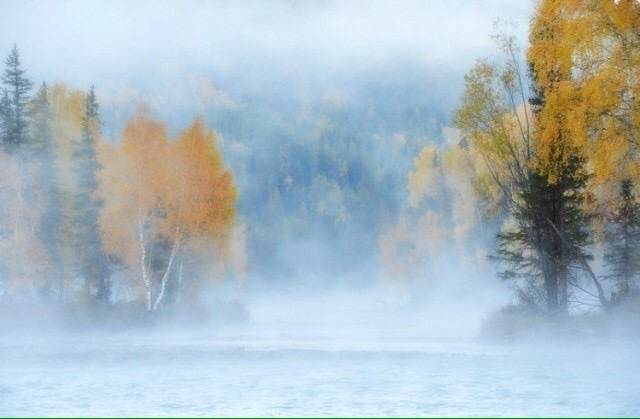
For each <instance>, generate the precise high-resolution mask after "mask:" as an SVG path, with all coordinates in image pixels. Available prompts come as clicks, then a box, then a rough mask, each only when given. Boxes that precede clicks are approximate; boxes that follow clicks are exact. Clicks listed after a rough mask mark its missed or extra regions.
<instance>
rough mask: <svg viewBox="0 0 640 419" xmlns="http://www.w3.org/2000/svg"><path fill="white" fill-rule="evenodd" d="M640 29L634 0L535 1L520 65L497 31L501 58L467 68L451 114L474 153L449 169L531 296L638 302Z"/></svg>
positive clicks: (552, 303)
mask: <svg viewBox="0 0 640 419" xmlns="http://www.w3.org/2000/svg"><path fill="white" fill-rule="evenodd" d="M639 27H640V5H639V4H638V3H637V2H635V1H631V0H621V1H619V2H599V1H573V0H541V1H540V2H539V3H538V5H537V8H536V13H535V16H534V17H533V19H532V22H531V26H530V39H529V41H530V42H529V43H530V45H529V49H528V51H527V54H526V58H525V60H526V65H525V66H524V67H525V69H524V70H523V69H522V68H521V67H523V66H522V65H521V56H520V52H519V50H518V48H517V45H516V40H515V39H514V38H513V37H510V36H508V35H499V36H496V40H497V41H498V44H499V47H500V49H501V52H502V54H503V55H502V56H503V57H504V59H503V60H502V61H501V62H497V63H491V62H487V61H480V62H478V64H477V65H476V66H475V67H474V68H473V69H472V70H471V71H470V72H469V73H468V74H467V76H466V77H465V90H464V94H463V97H462V104H461V106H460V108H459V109H458V111H457V113H456V117H455V123H456V126H457V127H458V128H459V129H460V132H461V135H462V137H463V140H462V142H463V143H464V148H468V149H469V151H467V155H469V156H471V157H472V159H473V160H474V161H475V162H477V163H476V165H469V166H468V167H465V168H464V169H463V170H462V171H460V172H458V173H455V174H450V175H449V177H453V176H461V173H466V174H467V175H468V176H471V183H472V184H474V191H475V194H474V196H475V197H476V198H475V199H476V200H477V205H478V206H479V207H482V208H485V211H483V212H484V213H485V215H493V217H494V218H493V219H494V220H496V221H497V223H498V229H499V232H498V234H497V241H496V250H495V252H494V255H495V257H496V259H497V260H498V261H500V262H501V266H502V267H503V270H502V273H501V275H502V276H503V277H504V278H506V279H509V280H512V281H513V283H514V284H516V289H517V294H518V296H519V298H520V299H521V301H522V302H523V303H525V304H527V305H529V306H532V307H537V308H539V309H543V310H546V311H548V312H551V313H558V312H560V313H566V312H567V311H568V310H569V308H570V307H576V306H593V305H595V306H600V307H602V308H603V309H604V310H606V311H610V310H612V309H613V308H614V307H616V306H617V305H620V304H624V303H625V301H631V300H633V299H635V301H637V298H638V287H639V286H640V278H639V277H638V267H637V264H638V263H637V257H638V253H637V252H638V251H640V247H639V244H640V241H638V232H639V229H638V219H637V217H638V211H639V210H640V204H639V202H638V181H639V180H640V179H638V168H639V167H640V166H639V163H640V160H638V154H637V139H638V138H639V137H638V134H639V133H640V100H638V98H639V97H640V96H639V95H638V93H640V32H638V28H639ZM461 149H462V148H461V146H460V145H454V146H453V147H450V151H446V152H447V153H453V152H456V151H455V150H461ZM440 153H443V151H440ZM457 153H460V152H459V151H458V152H457ZM477 164H480V170H471V169H470V167H477ZM435 166H439V165H438V164H435V165H434V167H435ZM416 170H417V171H418V172H417V173H419V170H421V169H420V167H419V166H418V162H417V166H416ZM428 173H430V174H429V176H431V177H433V176H434V173H435V170H434V169H431V170H429V171H428ZM414 176H415V175H414ZM423 183H424V182H423ZM488 185H491V186H490V187H489V188H488V187H487V186H488ZM411 186H412V185H411V179H410V187H411ZM418 186H420V183H419V184H418ZM413 187H414V188H415V185H413ZM495 209H497V211H494V210H495ZM496 216H497V218H496ZM601 248H604V249H605V250H604V255H602V254H601V253H602V252H599V250H598V249H601ZM602 256H604V262H605V264H604V265H605V270H603V272H600V273H599V272H596V271H595V270H594V269H593V268H592V266H591V265H592V260H593V259H594V258H596V257H597V258H602ZM605 279H607V280H608V281H605Z"/></svg>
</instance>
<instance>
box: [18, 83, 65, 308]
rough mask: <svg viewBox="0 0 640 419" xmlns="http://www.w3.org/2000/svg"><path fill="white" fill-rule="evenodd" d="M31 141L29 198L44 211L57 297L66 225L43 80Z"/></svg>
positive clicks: (33, 107)
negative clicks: (62, 233) (61, 249)
mask: <svg viewBox="0 0 640 419" xmlns="http://www.w3.org/2000/svg"><path fill="white" fill-rule="evenodd" d="M30 113H31V141H30V143H29V147H25V149H26V151H28V153H29V156H30V160H29V161H28V165H29V170H28V176H29V178H30V182H29V183H30V186H29V188H28V200H29V201H30V204H31V205H33V206H36V207H38V208H39V210H40V211H41V215H40V220H39V225H38V227H37V231H38V234H39V238H40V240H41V241H42V243H43V245H44V247H45V249H46V251H47V253H48V256H49V261H50V268H51V269H50V272H49V278H48V279H49V281H48V286H49V288H50V291H52V292H53V293H54V295H55V296H56V297H58V298H59V297H61V296H62V292H63V278H62V276H63V274H62V271H63V269H62V268H63V267H62V259H61V251H60V248H61V232H60V229H61V226H62V225H63V222H64V220H63V213H62V199H61V192H60V189H59V185H58V171H57V167H56V144H55V142H54V139H53V136H52V133H51V126H50V125H51V119H52V110H51V106H50V104H49V98H48V88H47V85H46V84H45V83H42V85H41V86H40V89H39V90H38V93H37V94H36V97H35V98H34V99H33V100H32V101H31V103H30Z"/></svg>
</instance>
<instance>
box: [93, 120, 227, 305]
mask: <svg viewBox="0 0 640 419" xmlns="http://www.w3.org/2000/svg"><path fill="white" fill-rule="evenodd" d="M102 165H103V167H104V168H103V170H102V172H101V174H100V183H101V191H100V195H101V197H102V199H103V201H104V203H105V208H104V211H103V214H102V217H101V220H100V225H101V231H102V236H103V245H104V248H105V250H106V251H107V252H108V253H110V254H113V255H115V256H117V257H118V258H119V259H121V261H122V262H123V263H124V264H125V266H127V267H128V269H129V271H130V272H131V273H132V274H133V273H134V272H139V276H138V275H136V277H137V278H139V279H136V280H135V281H134V282H135V283H136V284H137V288H138V289H139V290H141V291H142V293H143V296H144V297H143V299H144V301H145V305H146V308H147V310H149V311H155V310H157V309H158V307H159V306H160V304H162V302H163V300H164V297H165V295H166V289H167V283H168V281H169V279H170V278H171V275H172V273H173V271H174V268H175V263H176V259H177V258H178V256H179V254H180V253H181V252H182V253H183V254H184V252H186V251H194V250H195V249H198V250H202V249H203V248H206V249H207V250H211V249H212V248H213V247H212V246H214V244H216V245H220V244H222V243H224V242H225V240H226V239H227V238H228V234H229V233H230V232H231V227H232V225H233V221H234V215H235V200H236V191H235V187H234V185H233V179H232V176H231V174H230V172H229V171H227V170H226V169H225V168H224V166H223V164H222V158H221V156H220V154H219V152H218V150H217V148H216V145H215V137H214V135H213V133H211V132H206V131H205V128H204V125H203V124H202V122H201V121H199V120H196V121H195V122H194V123H193V124H192V125H191V126H190V127H189V128H188V129H186V130H185V131H183V132H182V133H181V134H180V136H179V137H178V139H177V140H176V141H175V142H170V141H169V139H168V137H167V133H166V128H165V126H164V125H163V124H162V123H160V122H158V121H155V120H153V119H152V118H151V117H150V116H149V115H148V113H147V112H145V111H140V112H138V113H137V114H136V115H135V116H134V117H133V118H132V119H131V121H130V122H129V123H128V124H127V126H126V127H125V129H124V131H123V135H122V139H121V143H120V145H119V146H117V147H112V148H110V149H105V150H104V152H103V154H102ZM158 243H163V244H164V245H165V247H166V248H167V249H168V256H167V257H166V258H161V257H160V256H159V255H158V246H157V245H158ZM154 250H155V252H156V253H155V254H154ZM164 259H166V261H165V262H163V263H164V266H163V267H162V268H161V269H158V268H157V265H158V263H161V261H162V260H164ZM180 271H182V269H181V268H180Z"/></svg>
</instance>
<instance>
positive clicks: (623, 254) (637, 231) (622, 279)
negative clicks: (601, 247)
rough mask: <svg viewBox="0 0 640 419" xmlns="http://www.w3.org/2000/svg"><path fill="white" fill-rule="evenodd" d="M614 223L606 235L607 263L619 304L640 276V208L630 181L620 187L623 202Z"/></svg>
mask: <svg viewBox="0 0 640 419" xmlns="http://www.w3.org/2000/svg"><path fill="white" fill-rule="evenodd" d="M611 221H612V226H611V229H610V230H609V231H607V233H606V236H605V238H606V246H607V249H606V252H605V261H606V264H607V267H608V268H609V278H610V279H612V280H614V281H615V284H616V294H615V298H613V296H612V301H613V302H619V301H620V300H621V299H623V298H624V297H625V296H626V295H627V294H628V293H629V290H630V289H631V288H632V287H633V285H634V284H635V283H636V281H637V278H638V275H640V205H639V204H638V202H637V201H636V197H635V194H634V191H633V183H632V182H631V180H625V181H623V182H622V184H621V187H620V201H619V204H618V206H617V208H615V210H614V213H613V216H612V220H611Z"/></svg>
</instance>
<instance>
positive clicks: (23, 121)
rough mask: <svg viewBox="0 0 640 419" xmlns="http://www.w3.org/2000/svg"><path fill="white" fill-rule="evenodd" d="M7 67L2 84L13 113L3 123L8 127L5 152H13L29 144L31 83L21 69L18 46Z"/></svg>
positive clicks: (14, 49)
mask: <svg viewBox="0 0 640 419" xmlns="http://www.w3.org/2000/svg"><path fill="white" fill-rule="evenodd" d="M5 65H6V67H5V70H4V73H3V75H2V83H3V84H4V85H5V87H6V89H7V92H8V97H9V106H10V109H11V112H8V119H7V121H5V122H3V125H6V127H7V132H6V134H5V137H4V146H5V150H7V151H9V152H13V151H15V150H16V149H17V148H19V147H20V146H21V145H23V144H24V143H26V142H27V136H28V115H27V108H26V106H27V102H28V100H29V92H30V91H31V82H30V81H29V79H27V78H26V77H25V70H24V69H23V68H22V67H21V64H20V54H19V53H18V47H17V46H16V45H14V47H13V49H12V50H11V53H10V54H9V56H8V57H7V59H6V61H5Z"/></svg>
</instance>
